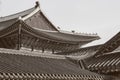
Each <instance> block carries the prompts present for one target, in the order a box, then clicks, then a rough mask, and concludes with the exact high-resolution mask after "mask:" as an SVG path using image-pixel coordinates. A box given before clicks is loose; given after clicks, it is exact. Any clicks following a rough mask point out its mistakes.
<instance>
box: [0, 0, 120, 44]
mask: <svg viewBox="0 0 120 80" xmlns="http://www.w3.org/2000/svg"><path fill="white" fill-rule="evenodd" d="M35 1H36V0H0V16H6V15H10V14H14V13H17V12H20V11H23V10H25V9H29V8H31V7H33V6H34V5H35ZM39 2H40V6H41V10H42V11H43V13H45V15H46V16H47V17H48V18H49V20H50V21H51V22H52V23H53V24H54V25H55V26H59V27H60V28H61V29H63V30H68V31H71V30H75V31H76V32H84V33H98V35H99V36H100V37H101V40H99V41H95V42H93V43H91V44H92V45H93V44H101V43H104V42H106V41H107V40H109V39H110V38H111V37H113V36H114V35H115V34H117V33H118V32H119V31H120V0H39Z"/></svg>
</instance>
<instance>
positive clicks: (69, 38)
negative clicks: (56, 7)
mask: <svg viewBox="0 0 120 80" xmlns="http://www.w3.org/2000/svg"><path fill="white" fill-rule="evenodd" d="M22 23H23V24H24V25H25V26H26V27H27V28H28V29H29V30H31V31H32V33H33V34H36V35H37V36H41V35H42V36H43V37H45V38H47V39H49V40H52V41H56V42H57V41H58V42H62V43H64V42H65V43H72V44H76V43H77V44H79V43H82V42H84V43H88V42H91V41H93V40H96V37H95V38H94V37H93V38H91V39H86V40H85V38H87V37H86V36H79V35H70V34H63V33H61V32H58V31H49V30H42V29H38V28H37V29H36V28H33V27H30V26H29V25H27V24H26V23H25V22H24V21H22ZM23 28H25V27H23ZM81 37H85V38H83V39H82V38H81Z"/></svg>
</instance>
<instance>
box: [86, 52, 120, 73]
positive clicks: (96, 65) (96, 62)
mask: <svg viewBox="0 0 120 80" xmlns="http://www.w3.org/2000/svg"><path fill="white" fill-rule="evenodd" d="M119 53H120V52H115V53H112V54H111V53H110V54H109V53H107V54H106V55H103V56H99V57H91V58H89V59H86V60H85V63H86V65H87V67H88V69H89V70H91V71H96V72H100V73H112V72H119V71H120V69H119V67H120V54H119Z"/></svg>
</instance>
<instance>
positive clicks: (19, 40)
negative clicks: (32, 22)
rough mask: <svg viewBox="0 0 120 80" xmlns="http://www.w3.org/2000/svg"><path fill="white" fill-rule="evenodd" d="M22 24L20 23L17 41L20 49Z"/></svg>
mask: <svg viewBox="0 0 120 80" xmlns="http://www.w3.org/2000/svg"><path fill="white" fill-rule="evenodd" d="M21 28H22V27H21V24H19V28H18V40H17V41H18V42H17V50H20V48H21Z"/></svg>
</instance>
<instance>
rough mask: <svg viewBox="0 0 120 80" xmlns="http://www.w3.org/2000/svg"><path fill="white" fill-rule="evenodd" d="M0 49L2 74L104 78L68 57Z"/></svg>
mask: <svg viewBox="0 0 120 80" xmlns="http://www.w3.org/2000/svg"><path fill="white" fill-rule="evenodd" d="M4 50H5V49H4ZM0 51H1V52H0V72H1V74H3V73H6V74H7V75H6V74H3V76H5V75H6V76H10V75H11V76H16V75H19V74H20V73H23V74H20V75H23V77H24V76H27V77H28V76H29V74H28V75H27V73H30V74H31V75H39V77H40V75H42V74H43V75H44V76H48V75H49V76H50V75H51V76H52V77H54V78H55V76H56V75H58V76H57V77H59V76H65V75H66V76H68V77H69V76H81V77H82V76H84V77H83V78H85V76H86V78H90V79H92V78H93V77H94V78H97V79H102V78H103V76H101V75H99V74H96V73H93V72H90V71H87V70H82V69H80V68H79V66H78V65H76V64H74V63H72V62H71V61H69V60H67V59H60V58H59V59H58V58H57V59H56V58H49V57H42V56H31V55H23V54H24V53H22V52H19V51H18V50H16V51H11V50H9V49H7V50H6V51H2V50H0ZM9 52H10V53H9ZM17 52H18V53H17ZM11 53H13V54H11ZM10 73H11V74H10ZM14 73H17V74H14ZM54 75H55V76H54ZM0 76H1V75H0ZM18 77H19V76H18ZM97 79H96V80H97Z"/></svg>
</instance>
